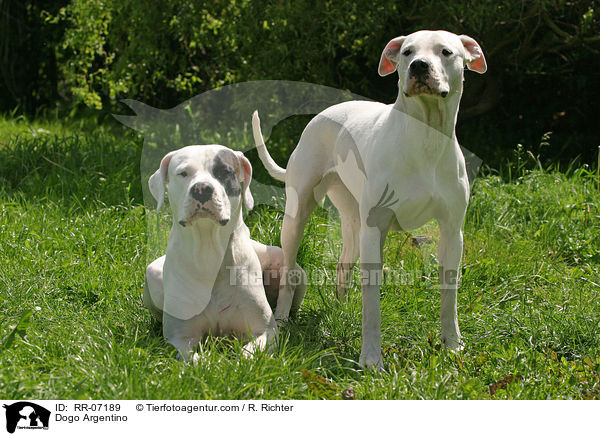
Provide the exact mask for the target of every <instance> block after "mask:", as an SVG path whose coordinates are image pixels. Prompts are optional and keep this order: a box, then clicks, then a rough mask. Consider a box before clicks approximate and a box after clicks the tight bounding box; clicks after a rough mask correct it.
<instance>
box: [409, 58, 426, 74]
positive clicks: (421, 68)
mask: <svg viewBox="0 0 600 436" xmlns="http://www.w3.org/2000/svg"><path fill="white" fill-rule="evenodd" d="M428 71H429V64H428V63H427V62H425V61H424V60H422V59H415V60H414V61H412V62H411V64H410V72H411V73H413V74H416V75H420V74H425V73H426V72H428Z"/></svg>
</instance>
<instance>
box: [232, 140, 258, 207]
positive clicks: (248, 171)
mask: <svg viewBox="0 0 600 436" xmlns="http://www.w3.org/2000/svg"><path fill="white" fill-rule="evenodd" d="M236 154H237V155H238V158H239V162H240V169H241V174H240V181H241V182H242V183H243V184H244V188H243V189H244V194H243V195H244V206H246V209H248V210H252V208H253V207H254V198H253V197H252V193H251V192H250V182H251V181H252V165H251V164H250V161H249V160H248V159H247V158H246V156H244V153H242V152H241V151H237V152H236Z"/></svg>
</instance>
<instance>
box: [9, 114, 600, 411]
mask: <svg viewBox="0 0 600 436" xmlns="http://www.w3.org/2000/svg"><path fill="white" fill-rule="evenodd" d="M74 132H75V133H74ZM141 149H142V139H141V138H140V137H138V136H136V135H135V134H134V133H133V132H132V131H127V129H124V128H123V129H122V130H121V129H109V128H103V127H98V128H93V127H90V126H89V125H83V124H81V125H78V126H73V127H72V128H71V129H69V128H67V127H64V126H59V125H58V123H55V124H52V123H50V124H43V123H41V124H40V123H37V124H33V123H28V122H27V121H23V120H22V121H15V120H13V119H8V118H4V119H2V120H0V308H1V310H0V396H2V397H4V398H10V399H15V400H16V399H36V398H37V399H57V398H61V399H85V398H94V399H98V398H105V399H136V398H144V399H167V398H170V399H280V398H281V399H317V398H342V396H343V395H344V394H343V392H344V391H345V390H347V389H348V388H352V389H353V390H354V396H355V398H357V399H405V398H406V399H408V398H412V399H419V398H424V399H461V398H464V399H489V398H498V399H501V398H511V399H517V398H518V399H550V398H572V399H582V398H595V399H600V378H599V373H600V210H599V202H598V199H599V191H598V180H597V177H596V174H595V173H594V172H593V171H591V170H588V169H586V168H580V169H574V170H573V169H572V170H571V171H570V172H569V173H568V174H562V173H559V172H550V171H542V170H534V171H525V170H522V171H520V173H519V174H518V175H517V176H515V175H514V174H513V175H512V177H511V180H510V181H508V182H507V181H503V180H502V179H501V178H500V177H498V176H494V175H491V174H490V175H487V176H482V177H479V178H478V179H477V180H476V182H475V185H474V187H473V190H472V191H473V192H472V196H471V203H470V206H469V210H468V212H467V218H466V223H465V251H464V257H463V263H462V281H461V286H460V292H459V322H460V326H461V330H462V333H463V335H464V339H465V341H466V348H465V350H464V351H462V352H460V353H457V354H454V353H449V352H447V351H445V350H444V349H442V348H441V346H440V341H439V332H440V326H439V316H438V313H439V292H438V291H437V290H436V289H437V277H436V274H437V267H436V259H435V247H436V245H435V244H431V245H425V246H423V247H415V246H413V245H412V244H411V243H410V239H409V236H410V235H408V234H406V233H396V234H391V235H390V236H389V238H388V241H387V242H386V248H385V267H386V271H388V272H389V273H391V274H393V273H398V272H400V273H402V274H401V275H402V277H403V279H402V280H400V281H399V282H398V283H396V284H387V285H385V286H384V287H383V288H382V312H383V315H382V318H383V347H384V361H385V369H386V371H385V372H384V373H379V372H373V371H363V370H362V369H361V368H359V367H358V365H357V364H356V361H357V360H358V356H359V354H360V343H361V337H360V330H361V327H360V326H361V311H360V306H361V304H360V301H361V298H360V291H359V288H358V287H357V286H354V289H353V291H352V293H351V294H350V297H349V299H348V301H347V302H345V303H340V302H339V301H337V300H336V298H335V296H334V295H335V286H334V283H335V276H332V273H334V272H335V268H333V263H334V262H335V259H336V258H337V256H338V254H339V252H340V251H341V245H340V238H339V229H338V228H337V225H336V224H335V222H336V221H335V219H331V216H328V215H327V212H326V211H325V210H323V209H320V210H319V211H317V212H316V213H315V214H314V215H313V217H312V219H311V221H310V223H309V225H308V226H307V228H306V233H305V238H304V242H303V245H302V247H301V251H300V256H299V262H300V264H301V265H303V266H304V268H305V269H306V270H307V272H309V273H310V274H312V276H313V277H321V278H323V279H322V280H320V281H317V280H315V282H314V283H313V284H311V285H309V289H308V292H307V297H306V300H305V302H304V304H303V307H302V311H301V312H300V313H299V314H298V315H297V317H296V318H295V319H293V320H292V321H291V322H290V323H289V325H287V326H286V327H285V328H284V329H283V331H282V333H283V334H282V337H283V339H282V341H281V343H280V344H279V347H278V349H277V350H276V352H275V353H274V354H273V355H272V356H271V355H269V354H267V353H262V354H259V355H258V356H257V357H255V358H254V359H245V358H242V357H241V352H240V350H241V346H242V345H243V344H241V343H239V342H236V341H229V340H218V339H215V338H209V339H207V340H206V341H205V342H204V343H203V353H202V359H201V362H200V364H199V365H198V366H191V365H187V364H184V363H181V362H179V361H177V360H176V359H175V351H174V349H173V348H172V347H171V346H169V345H167V344H166V343H165V342H164V341H163V339H162V337H161V328H160V325H159V324H158V323H156V322H153V321H152V319H151V316H150V314H149V313H148V312H147V311H146V310H145V309H144V307H143V306H142V298H141V295H142V294H141V289H142V284H143V275H144V270H145V266H146V263H147V260H148V259H147V255H146V241H147V235H146V232H147V230H146V229H147V226H146V218H145V217H146V212H145V209H144V206H143V201H142V194H141V181H140V176H139V159H140V153H141ZM281 220H282V215H281V212H280V211H278V210H275V209H272V208H269V207H267V206H265V205H259V206H258V207H257V208H256V209H255V210H254V211H253V212H251V213H250V214H249V216H248V217H247V219H246V223H247V224H248V226H249V227H250V229H251V232H252V236H253V237H254V238H255V239H258V240H259V241H262V242H265V243H274V244H279V228H280V225H281ZM332 223H333V224H332ZM413 234H419V235H424V234H425V235H429V236H431V237H433V239H434V240H435V239H436V234H437V226H436V225H435V224H431V225H428V226H426V227H425V228H423V229H420V230H419V231H418V232H413ZM355 277H356V278H358V271H357V270H356V272H355ZM347 392H348V391H346V395H347Z"/></svg>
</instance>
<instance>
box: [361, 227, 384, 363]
mask: <svg viewBox="0 0 600 436" xmlns="http://www.w3.org/2000/svg"><path fill="white" fill-rule="evenodd" d="M385 233H386V232H383V233H382V231H381V230H380V229H379V228H377V227H369V226H368V225H367V224H366V223H365V222H363V223H362V225H361V229H360V270H361V276H362V280H361V282H362V309H363V314H362V349H361V352H360V360H359V364H360V365H361V366H365V367H368V368H378V369H383V360H382V357H381V308H380V287H381V277H382V250H381V247H382V245H383V242H384V240H385Z"/></svg>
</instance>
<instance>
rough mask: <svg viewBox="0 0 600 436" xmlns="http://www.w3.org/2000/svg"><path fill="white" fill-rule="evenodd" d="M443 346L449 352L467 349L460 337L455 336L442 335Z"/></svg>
mask: <svg viewBox="0 0 600 436" xmlns="http://www.w3.org/2000/svg"><path fill="white" fill-rule="evenodd" d="M442 345H443V346H444V348H446V349H447V350H449V351H454V352H458V351H462V350H463V349H464V348H465V345H464V343H463V341H462V340H461V338H460V336H455V335H453V336H450V335H448V336H445V335H442Z"/></svg>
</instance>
